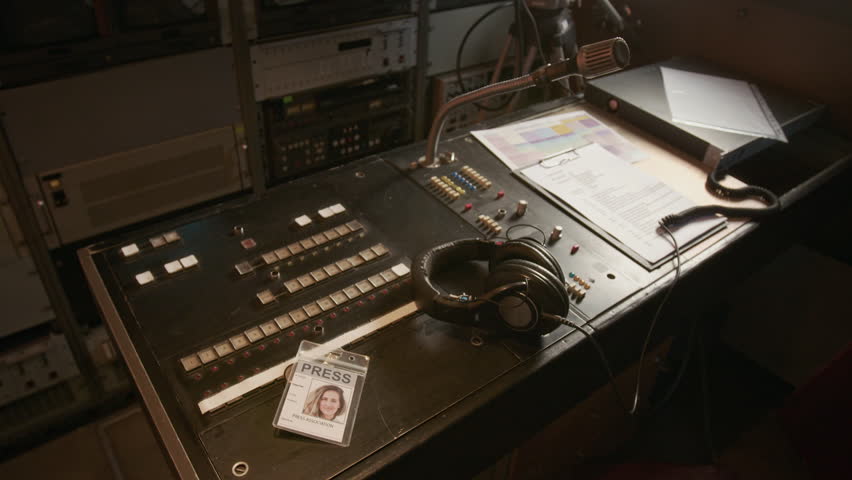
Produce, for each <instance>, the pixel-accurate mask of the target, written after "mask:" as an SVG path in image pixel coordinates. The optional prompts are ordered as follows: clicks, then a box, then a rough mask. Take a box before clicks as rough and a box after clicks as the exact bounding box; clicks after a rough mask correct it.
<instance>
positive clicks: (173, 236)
mask: <svg viewBox="0 0 852 480" xmlns="http://www.w3.org/2000/svg"><path fill="white" fill-rule="evenodd" d="M163 238H165V239H166V242H168V243H172V242H177V241H178V240H180V235H178V233H177V232H175V231H174V230H173V231H171V232H168V233H164V234H163Z"/></svg>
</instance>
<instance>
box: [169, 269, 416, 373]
mask: <svg viewBox="0 0 852 480" xmlns="http://www.w3.org/2000/svg"><path fill="white" fill-rule="evenodd" d="M410 271H411V270H410V268H409V267H408V266H407V265H405V264H404V263H399V264H396V265H394V266H393V267H391V268H389V269H387V270H385V271H383V272H381V273H379V274H376V275H372V276H371V277H369V278H368V279H367V280H361V281H359V282H357V283H355V284H354V285H350V286H348V287H346V288H344V289H342V290H339V291H337V292H334V293H332V294H331V295H329V296H327V297H323V298H321V299H319V300H317V301H314V302H311V303H308V304H305V305H303V306H302V307H300V308H297V309H295V310H293V311H291V312H289V313H285V314H283V315H278V316H276V317H275V318H274V319H272V320H270V321H267V322H265V323H262V324H260V325H258V326H255V327H251V328H249V329H247V330H245V331H244V332H243V333H239V334H237V335H234V336H232V337H231V338H229V339H228V340H226V341H223V342H220V343H217V344H215V345H213V346H212V347H208V348H204V349H202V350H199V351H198V352H196V353H193V354H190V355H187V356H185V357H183V358H181V359H180V363H181V366H182V367H183V369H184V371H186V372H189V371H192V370H194V369H196V368H198V367H200V366H202V365H206V364H208V363H210V362H212V361H214V360H217V359H219V358H222V357H225V356H227V355H230V354H231V353H234V352H235V351H237V350H241V349H243V348H246V347H248V346H250V345H251V344H253V343H256V342H258V341H260V340H263V339H264V338H266V337H270V336H273V335H276V334H278V333H280V332H281V331H282V330H285V329H287V328H289V327H292V326H294V325H296V324H299V323H301V322H304V321H305V320H308V319H310V318H313V317H316V316H317V315H320V314H321V313H323V312H326V311H328V310H331V309H333V308H334V307H336V306H338V305H341V304H343V303H346V302H347V301H351V300H354V299H355V298H357V297H359V296H361V295H364V294H366V293H368V292H370V291H372V290H373V289H374V288H377V287H378V286H381V285H384V283H386V282H391V281H394V280H397V279H399V278H403V277H405V276H407V275H408V274H409V273H410ZM374 282H379V283H378V285H375V283H374Z"/></svg>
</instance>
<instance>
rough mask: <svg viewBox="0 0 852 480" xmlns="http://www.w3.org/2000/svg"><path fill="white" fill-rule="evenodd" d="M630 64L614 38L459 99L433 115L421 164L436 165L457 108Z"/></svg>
mask: <svg viewBox="0 0 852 480" xmlns="http://www.w3.org/2000/svg"><path fill="white" fill-rule="evenodd" d="M629 63H630V49H629V48H628V46H627V42H625V41H624V39H623V38H621V37H616V38H611V39H609V40H604V41H602V42H597V43H592V44H589V45H585V46H583V47H580V49H579V51H578V53H577V56H576V57H575V58H573V59H571V60H564V61H562V62H558V63H556V64H548V65H543V66H541V67H539V68H538V69H536V70H535V71H533V72H531V73H529V74H528V75H524V76H521V77H518V78H513V79H510V80H505V81H502V82H498V83H494V84H492V85H487V86H485V87H482V88H478V89H476V90H473V91H471V92H467V93H465V94H462V95H459V96H457V97H455V98H453V99H452V100H450V101H449V102H447V103H445V104H444V105H443V106H441V108H440V109H438V113H436V114H435V119H434V120H433V121H432V127H431V128H430V129H429V137H428V138H427V139H426V156H425V157H424V158H423V159H422V163H423V164H424V165H426V166H430V165H435V163H436V162H435V156H436V153H437V149H438V141H439V140H440V136H441V131H442V130H443V129H444V123H445V122H446V120H447V114H449V113H450V112H451V111H452V110H453V109H455V108H457V107H460V106H462V105H466V104H468V103H471V102H478V101H481V100H484V99H486V98H489V97H493V96H495V95H502V94H506V93H512V92H518V91H521V90H525V89H527V88H530V87H535V86H544V85H547V84H548V83H550V82H555V81H557V80H561V79H563V78H565V77H568V76H570V75H581V76H583V77H585V78H595V77H599V76H601V75H606V74H608V73H612V72H616V71H618V70H621V69H622V68H624V67H626V66H627V64H629Z"/></svg>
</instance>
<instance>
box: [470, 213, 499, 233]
mask: <svg viewBox="0 0 852 480" xmlns="http://www.w3.org/2000/svg"><path fill="white" fill-rule="evenodd" d="M476 220H477V221H478V222H479V223H481V224H482V225H483V226H484V227H485V229H486V230H487V231H488V232H489V233H492V234H494V235H497V234H498V233H500V232H502V231H503V227H501V226H500V224H499V223H497V221H495V220H494V219H493V218H491V217H490V216H488V215H485V214H482V215H480V216H478V217H476Z"/></svg>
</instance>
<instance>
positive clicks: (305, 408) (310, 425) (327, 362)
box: [272, 340, 370, 447]
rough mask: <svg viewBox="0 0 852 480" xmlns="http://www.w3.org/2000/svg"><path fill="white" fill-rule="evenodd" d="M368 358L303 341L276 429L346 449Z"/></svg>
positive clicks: (285, 391) (277, 418)
mask: <svg viewBox="0 0 852 480" xmlns="http://www.w3.org/2000/svg"><path fill="white" fill-rule="evenodd" d="M369 362H370V358H369V357H367V356H365V355H360V354H357V353H353V352H347V351H345V350H341V349H339V348H328V347H324V346H323V345H320V344H316V343H312V342H308V341H306V340H303V341H302V343H301V344H300V345H299V353H298V354H297V356H296V363H295V364H294V366H293V371H292V375H291V377H290V378H289V381H288V383H287V387H286V388H285V389H284V395H283V396H282V397H281V403H280V404H279V405H278V411H277V412H276V414H275V421H273V422H272V425H273V426H274V427H275V428H280V429H282V430H288V431H291V432H295V433H298V434H301V435H304V436H307V437H311V438H315V439H317V440H323V441H326V442H329V443H334V444H337V445H341V446H344V447H345V446H347V445H349V440H350V438H351V437H352V428H353V426H354V424H355V414H356V413H357V411H358V404H359V402H360V399H361V391H362V390H363V388H364V381H365V379H366V376H367V367H368V366H369Z"/></svg>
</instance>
